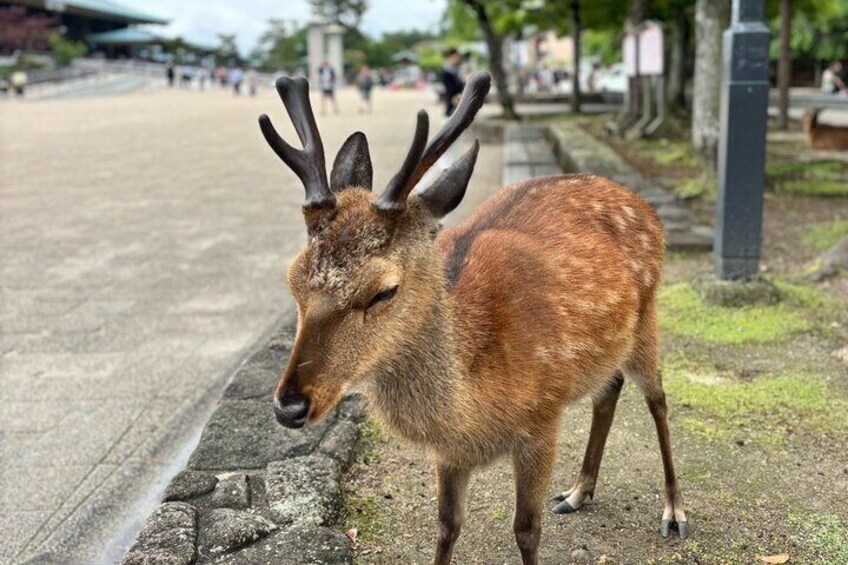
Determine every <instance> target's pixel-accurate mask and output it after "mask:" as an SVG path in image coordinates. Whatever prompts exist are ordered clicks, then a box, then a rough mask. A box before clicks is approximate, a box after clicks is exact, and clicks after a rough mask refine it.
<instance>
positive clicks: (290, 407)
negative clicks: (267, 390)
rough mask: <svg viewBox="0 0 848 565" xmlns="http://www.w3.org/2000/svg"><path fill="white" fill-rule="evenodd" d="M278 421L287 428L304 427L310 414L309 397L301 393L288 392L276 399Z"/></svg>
mask: <svg viewBox="0 0 848 565" xmlns="http://www.w3.org/2000/svg"><path fill="white" fill-rule="evenodd" d="M274 415H275V416H276V417H277V422H279V423H280V424H282V425H283V426H285V427H287V428H302V427H303V426H304V425H305V424H306V419H307V417H308V416H309V399H308V398H306V397H305V396H303V395H300V394H286V395H284V396H283V397H282V398H277V399H276V400H274Z"/></svg>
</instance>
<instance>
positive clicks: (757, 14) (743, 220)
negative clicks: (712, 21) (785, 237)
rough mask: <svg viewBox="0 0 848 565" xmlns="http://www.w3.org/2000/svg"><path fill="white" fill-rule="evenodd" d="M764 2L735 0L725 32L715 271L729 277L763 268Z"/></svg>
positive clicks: (747, 276) (766, 38)
mask: <svg viewBox="0 0 848 565" xmlns="http://www.w3.org/2000/svg"><path fill="white" fill-rule="evenodd" d="M763 4H764V0H733V18H732V21H731V24H730V27H729V28H728V29H727V31H725V32H724V51H723V55H722V56H723V58H724V66H723V71H722V84H721V113H720V123H721V135H720V138H719V148H718V174H719V179H718V180H719V198H718V210H717V212H718V215H717V218H716V241H715V272H716V276H717V277H718V278H720V279H724V280H745V279H750V278H752V277H755V276H756V275H757V273H758V272H759V262H760V247H761V244H762V226H763V190H764V188H765V164H766V126H767V119H768V90H769V81H768V62H769V60H768V56H769V29H768V27H767V26H766V24H765V22H764V21H763V18H764V6H763Z"/></svg>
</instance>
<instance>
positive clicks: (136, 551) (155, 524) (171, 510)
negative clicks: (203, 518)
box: [122, 502, 197, 565]
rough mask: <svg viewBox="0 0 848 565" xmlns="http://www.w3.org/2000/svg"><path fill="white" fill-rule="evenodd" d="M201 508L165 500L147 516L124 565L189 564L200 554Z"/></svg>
mask: <svg viewBox="0 0 848 565" xmlns="http://www.w3.org/2000/svg"><path fill="white" fill-rule="evenodd" d="M196 542H197V511H196V510H195V509H194V507H193V506H192V505H190V504H186V503H185V502H165V503H163V504H161V505H160V506H159V507H158V508H157V509H156V510H154V511H153V513H152V514H151V515H150V517H149V518H147V521H146V522H145V523H144V527H143V528H142V530H141V532H140V533H139V534H138V537H137V538H136V540H135V543H133V545H132V547H130V550H129V551H128V552H127V554H126V555H125V556H124V560H123V561H122V564H123V565H154V564H160V563H168V564H169V565H189V564H191V563H194V560H195V557H196V556H197V547H196Z"/></svg>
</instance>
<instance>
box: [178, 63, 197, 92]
mask: <svg viewBox="0 0 848 565" xmlns="http://www.w3.org/2000/svg"><path fill="white" fill-rule="evenodd" d="M192 78H194V67H192V66H191V65H183V73H182V78H181V80H180V84H181V85H182V87H183V88H191V80H192Z"/></svg>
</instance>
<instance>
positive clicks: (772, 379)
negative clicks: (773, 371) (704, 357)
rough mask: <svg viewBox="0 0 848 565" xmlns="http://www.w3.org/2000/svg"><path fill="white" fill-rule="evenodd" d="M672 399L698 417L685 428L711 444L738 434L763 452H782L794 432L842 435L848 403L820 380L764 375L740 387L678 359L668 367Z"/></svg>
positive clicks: (845, 429)
mask: <svg viewBox="0 0 848 565" xmlns="http://www.w3.org/2000/svg"><path fill="white" fill-rule="evenodd" d="M664 372H665V376H666V377H667V380H666V382H665V388H666V390H667V391H668V394H669V396H670V398H673V399H674V400H675V402H676V403H679V404H682V405H683V406H685V407H689V408H693V409H695V410H697V411H698V412H699V413H700V417H692V416H690V417H687V418H684V420H683V425H684V426H685V427H686V428H688V429H689V430H691V431H693V432H695V433H698V434H699V435H702V436H704V437H707V438H708V439H713V440H718V441H723V442H729V441H733V440H734V439H736V438H738V436H739V434H740V432H743V433H744V435H745V436H746V437H749V438H751V439H752V440H754V441H756V442H757V443H759V444H761V445H763V446H765V447H774V446H778V445H780V444H782V443H784V442H785V441H786V439H787V438H788V437H789V436H790V434H792V433H794V432H796V431H808V432H814V433H826V434H843V433H846V432H848V420H846V419H845V418H843V417H842V415H843V414H845V411H846V410H848V400H846V399H845V398H844V397H842V396H840V395H839V394H838V393H836V391H834V390H832V389H831V388H830V387H829V386H828V384H827V382H826V381H825V380H824V379H822V378H819V377H816V376H809V375H805V376H797V375H791V376H790V375H780V376H768V375H761V376H759V377H757V378H756V379H754V380H752V381H740V380H737V379H736V378H734V377H733V376H732V374H730V373H728V372H722V371H718V370H715V369H711V368H708V367H704V366H699V365H697V364H695V363H693V362H691V361H687V360H685V359H683V358H682V357H680V356H677V357H672V358H670V359H668V360H667V361H666V363H665V365H664Z"/></svg>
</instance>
